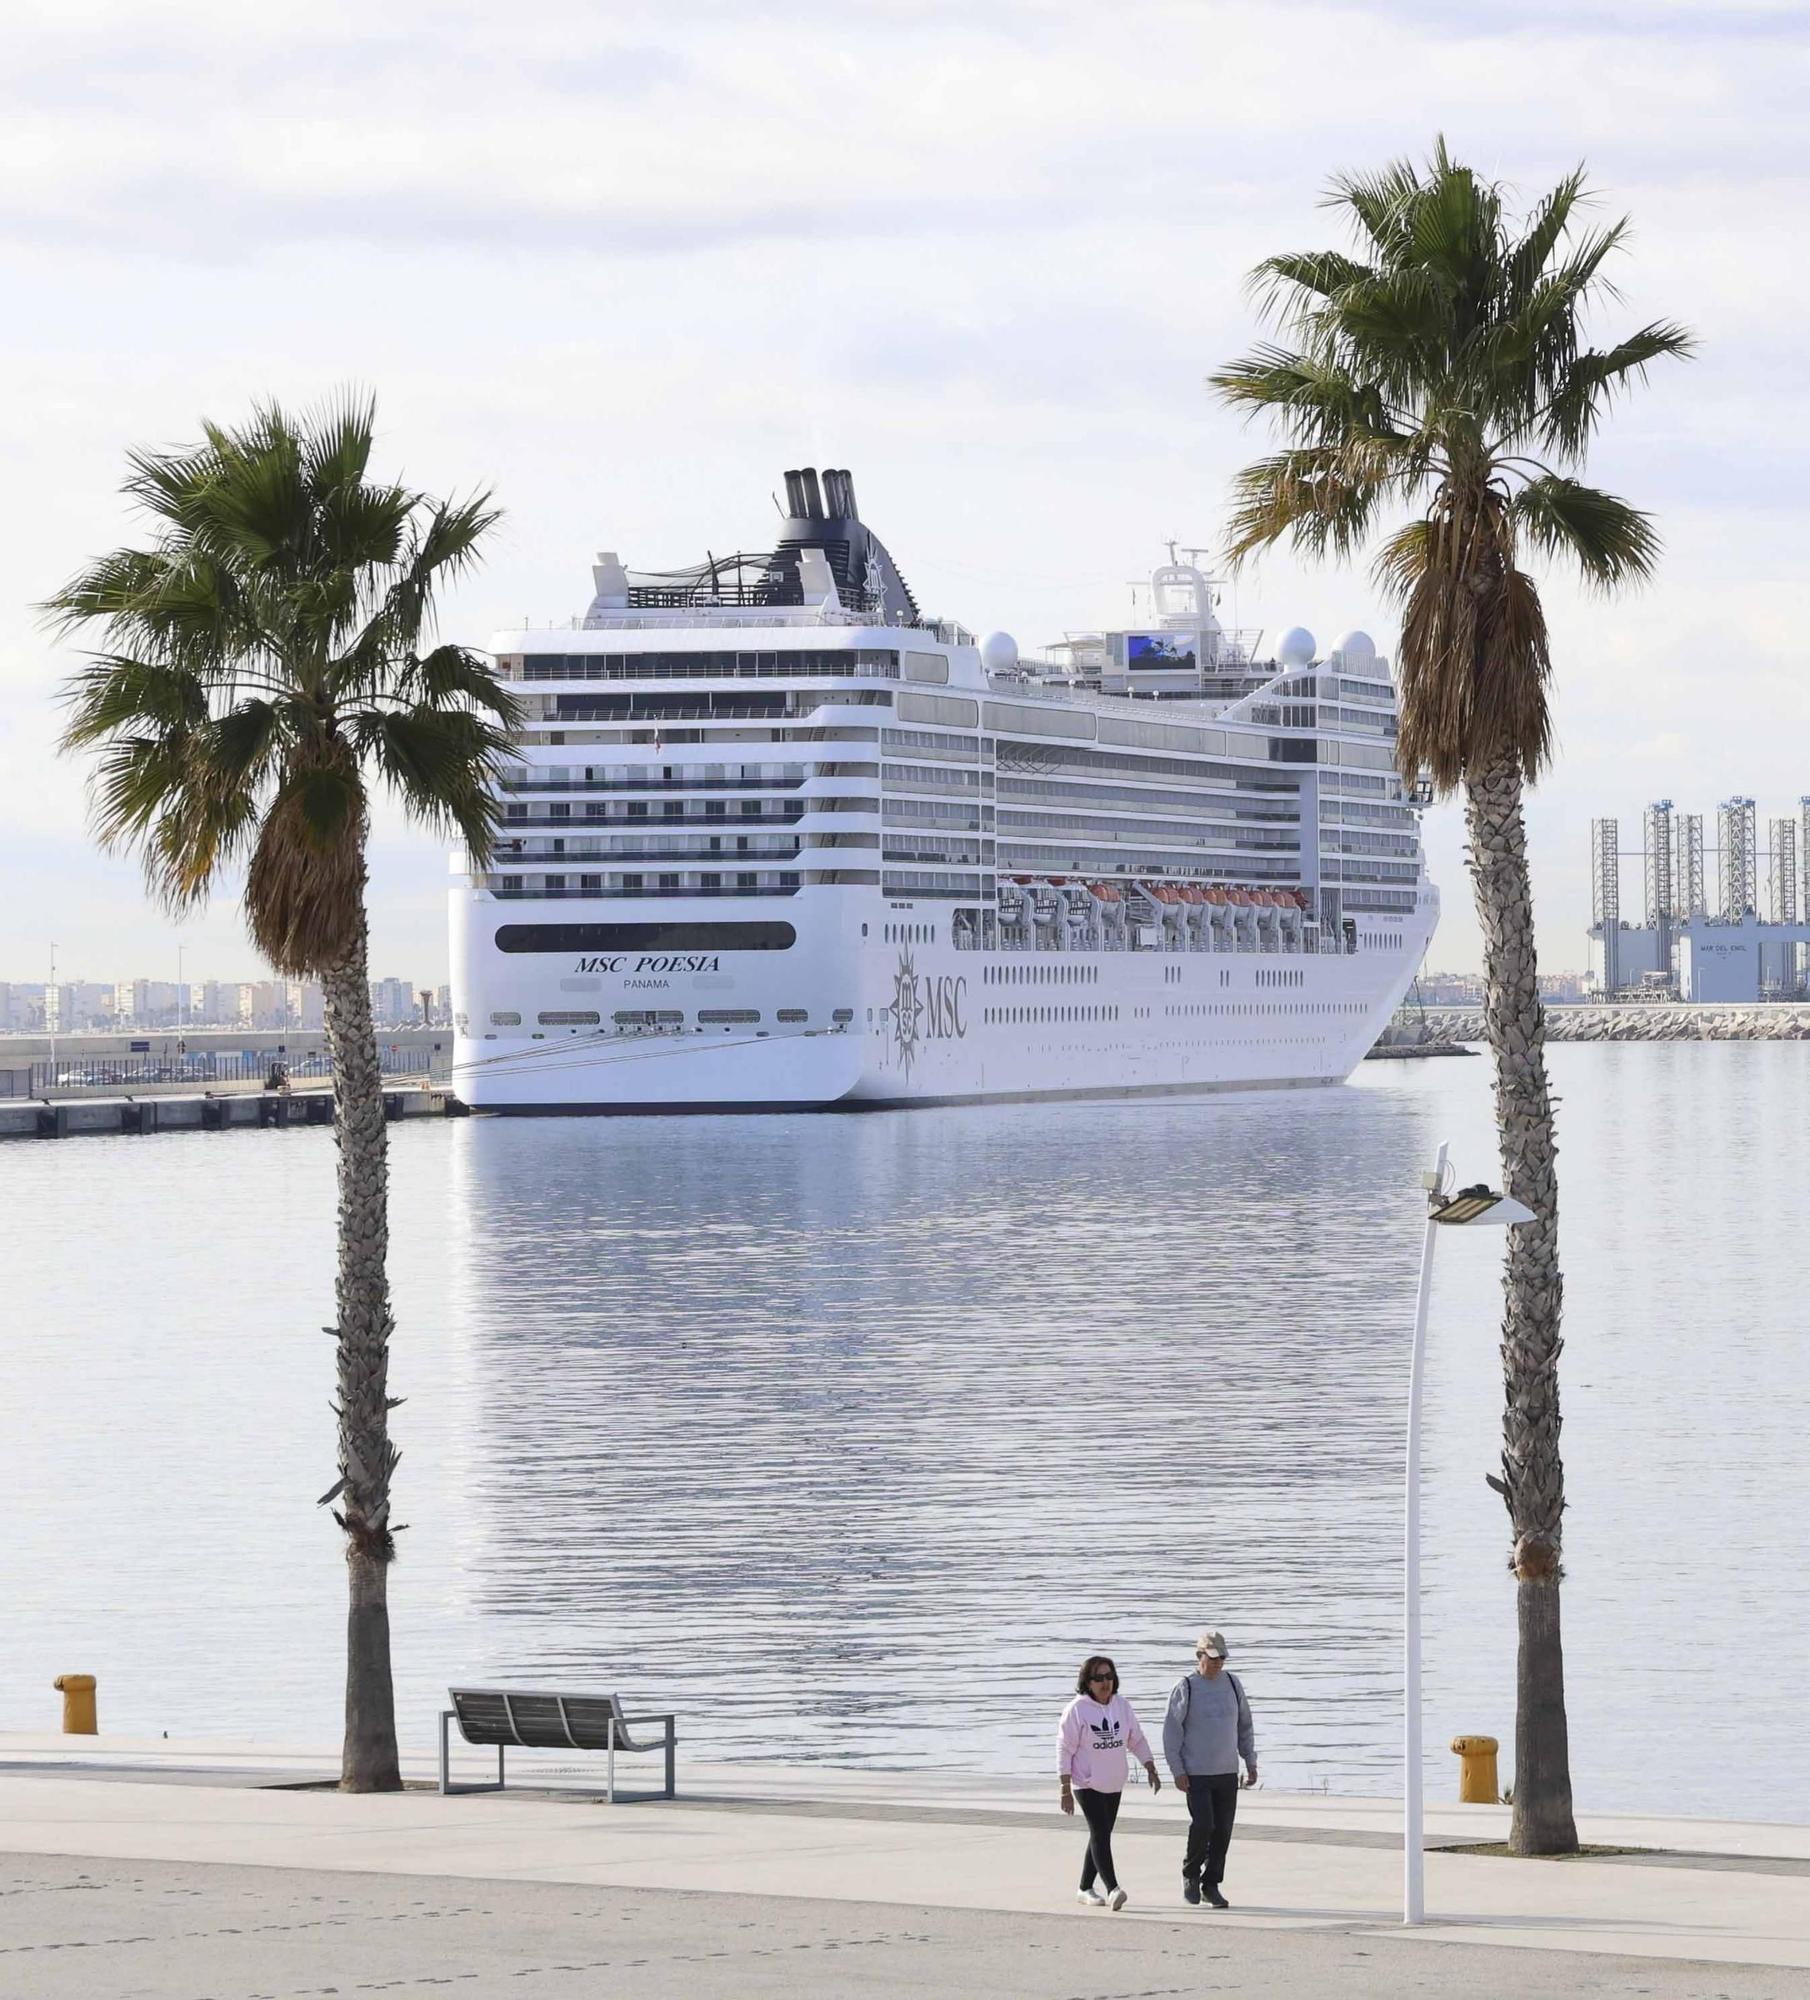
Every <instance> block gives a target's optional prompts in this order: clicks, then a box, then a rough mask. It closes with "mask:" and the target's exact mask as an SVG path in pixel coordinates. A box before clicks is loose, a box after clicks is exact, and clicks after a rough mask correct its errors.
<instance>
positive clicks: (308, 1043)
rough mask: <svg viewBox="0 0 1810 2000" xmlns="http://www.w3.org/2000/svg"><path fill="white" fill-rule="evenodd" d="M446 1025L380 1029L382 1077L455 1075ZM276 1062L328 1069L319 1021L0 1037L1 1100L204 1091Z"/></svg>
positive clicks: (301, 1077)
mask: <svg viewBox="0 0 1810 2000" xmlns="http://www.w3.org/2000/svg"><path fill="white" fill-rule="evenodd" d="M452 1048H453V1033H452V1030H451V1029H450V1028H379V1029H378V1031H377V1060H378V1065H379V1067H380V1068H381V1069H382V1071H383V1074H384V1076H385V1078H386V1080H391V1079H394V1080H396V1081H398V1082H400V1081H401V1080H402V1079H404V1078H407V1077H425V1078H427V1079H428V1080H429V1081H430V1082H433V1083H437V1084H441V1085H446V1084H450V1082H451V1080H452ZM273 1062H277V1063H281V1064H282V1066H283V1068H284V1069H285V1070H286V1071H287V1072H288V1074H289V1076H290V1077H291V1078H292V1079H293V1080H294V1081H295V1082H296V1083H298V1084H300V1083H302V1082H303V1081H305V1080H307V1079H310V1078H324V1077H326V1076H327V1075H328V1073H329V1072H330V1070H331V1067H332V1065H331V1063H330V1062H329V1060H328V1054H327V1037H326V1034H325V1032H324V1031H323V1030H322V1029H319V1028H169V1029H158V1030H157V1031H156V1032H155V1033H150V1034H137V1035H135V1034H132V1033H130V1032H128V1031H121V1032H119V1033H113V1034H82V1035H58V1036H57V1037H56V1038H55V1040H54V1042H53V1041H52V1038H51V1037H50V1036H48V1035H41V1034H33V1035H0V1103H5V1102H6V1101H7V1100H8V1099H11V1098H21V1097H49V1098H53V1099H54V1098H58V1097H61V1096H64V1095H66V1094H73V1095H78V1096H94V1095H97V1094H105V1095H106V1096H109V1097H118V1096H119V1095H120V1094H121V1093H122V1092H126V1091H129V1092H131V1093H132V1094H133V1095H134V1096H137V1095H139V1094H140V1093H142V1092H145V1091H149V1090H162V1089H165V1088H168V1087H171V1086H174V1087H176V1088H179V1089H186V1090H188V1091H189V1092H191V1093H194V1094H200V1093H202V1092H205V1091H210V1090H212V1091H219V1090H223V1089H229V1088H231V1087H233V1086H235V1085H240V1084H250V1085H252V1086H253V1087H256V1086H258V1085H260V1084H262V1082H263V1081H264V1078H265V1076H266V1074H267V1073H268V1071H269V1069H270V1066H271V1064H272V1063H273Z"/></svg>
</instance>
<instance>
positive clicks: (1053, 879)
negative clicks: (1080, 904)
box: [1044, 875, 1068, 889]
mask: <svg viewBox="0 0 1810 2000" xmlns="http://www.w3.org/2000/svg"><path fill="white" fill-rule="evenodd" d="M1044 879H1045V880H1046V881H1047V882H1048V883H1049V885H1050V887H1051V888H1052V889H1066V888H1067V887H1068V877H1067V876H1066V875H1049V876H1046V877H1045V878H1044Z"/></svg>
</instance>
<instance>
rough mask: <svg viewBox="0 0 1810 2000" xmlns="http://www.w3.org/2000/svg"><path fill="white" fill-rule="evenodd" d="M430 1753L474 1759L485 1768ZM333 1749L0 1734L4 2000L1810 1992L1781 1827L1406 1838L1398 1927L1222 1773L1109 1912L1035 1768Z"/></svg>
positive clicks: (1375, 1886) (1392, 1857)
mask: <svg viewBox="0 0 1810 2000" xmlns="http://www.w3.org/2000/svg"><path fill="white" fill-rule="evenodd" d="M78 1741H79V1742H81V1743H82V1747H81V1748H79V1749H75V1748H72V1744H73V1743H75V1742H78ZM428 1762H429V1760H428V1759H427V1758H425V1757H423V1758H421V1759H420V1760H419V1762H418V1763H416V1764H414V1765H412V1766H411V1769H410V1771H409V1776H410V1779H411V1783H413V1781H415V1780H416V1779H422V1780H425V1779H426V1778H427V1777H428V1775H429V1773H428V1768H427V1766H428ZM462 1768H463V1774H464V1775H466V1776H469V1777H470V1778H472V1779H474V1780H475V1779H477V1778H479V1777H481V1776H483V1775H485V1774H486V1760H484V1759H482V1758H481V1757H480V1756H479V1755H478V1754H477V1753H473V1752H467V1753H465V1755H464V1758H463V1760H462ZM627 1768H630V1767H629V1766H627V1765H625V1769H627ZM331 1769H332V1765H331V1759H330V1758H322V1757H321V1756H320V1755H319V1754H313V1755H309V1754H306V1753H291V1754H284V1753H279V1752H274V1751H271V1750H269V1749H264V1748H260V1747H258V1746H251V1745H243V1746H219V1747H209V1746H202V1745H195V1744H168V1743H162V1742H159V1743H154V1744H134V1743H129V1742H123V1741H117V1740H109V1739H85V1740H82V1739H70V1738H67V1737H0V1996H4V2000H13V1996H15V1995H17V1996H20V2000H25V1996H31V2000H64V1997H65V1996H69V2000H73V1996H75V1995H77V1994H81V1995H83V1996H109V1995H121V1996H124V1995H126V1994H132V1995H143V1996H153V1997H154V2000H178V1997H179V1996H180V2000H199V1997H200V1996H212V2000H250V1996H253V1995H266V1996H270V2000H279V1996H280V2000H291V1997H292V1996H294V2000H300V1996H302V1995H304V1994H309V1995H312V1994H320V1993H324V1992H337V1993H344V1994H351V1993H358V1992H371V1991H379V1990H381V1991H385V1992H390V1993H403V1994H411V1993H417V1992H418V1993H423V1994H425V1993H426V1992H428V1991H429V1990H430V1989H431V1990H435V1991H438V1990H440V1989H441V1988H442V1987H445V1986H453V1987H456V1988H459V1989H462V1990H464V1991H466V1992H473V1993H480V1994H481V1993H489V1992H497V1993H509V1994H516V1995H524V1996H538V1995H541V1994H546V1995H565V1994H568V1993H571V1994H576V1993H579V1992H585V1993H588V1994H596V1993H611V1992H619V1993H624V1994H631V1993H632V1994H636V1995H640V1994H648V1995H664V1994H668V1993H671V1994H684V1995H687V1996H692V1997H693V2000H695V1996H701V1995H716V1994H731V1993H733V1994H744V1993H766V1992H774V1993H778V1992H788V1993H796V1994H810V1995H818V1994H822V1995H832V1994H844V1993H873V1994H892V1993H898V1994H906V1993H954V1994H976V1995H989V1996H990V1995H994V1994H999V1995H1005V1994H1026V1995H1031V1994H1048V1995H1053V1996H1058V1995H1059V1996H1069V1995H1075V1996H1080V1995H1092V1996H1101V2000H1105V1996H1114V1995H1121V1994H1122V1995H1132V1994H1151V1995H1167V1994H1180V1993H1203V1992H1213V1991H1223V1992H1238V1993H1244V1994H1269V1993H1275V1994H1283V1993H1300V1992H1302V1991H1304V1990H1309V1989H1311V1988H1312V1987H1314V1986H1318V1987H1320V1988H1322V1989H1324V1990H1328V1991H1331V1992H1336V1993H1341V1994H1343V1993H1350V1994H1356V1995H1370V1994H1376V1995H1379V1996H1380V1995H1383V1994H1398V1993H1408V1992H1424V1993H1457V1992H1462V1993H1464V1994H1465V1995H1466V2000H1482V1996H1487V1995H1493V1994H1498V1993H1499V1994H1503V1995H1509V1994H1517V1995H1534V1994H1539V1995H1545V1994H1554V1995H1557V1994H1569V1993H1616V1994H1621V1993H1627V1994H1635V1993H1647V1994H1653V1995H1674V1994H1675V1995H1704V1996H1709V1995H1718V1994H1720V1995H1729V1996H1748V1995H1773V1994H1779V1995H1783V1994H1787V1993H1789V1994H1801V1993H1802V1992H1804V1991H1805V1990H1806V1987H1807V1985H1810V1828H1798V1827H1786V1826H1773V1825H1758V1824H1746V1825H1743V1824H1738V1823H1725V1822H1711V1821H1702V1820H1693V1821H1686V1820H1652V1819H1636V1818H1627V1817H1622V1818H1595V1819H1591V1820H1589V1821H1587V1822H1586V1824H1585V1826H1584V1829H1583V1831H1584V1837H1585V1839H1586V1840H1587V1841H1590V1842H1594V1843H1602V1844H1608V1845H1615V1846H1631V1847H1638V1848H1641V1849H1643V1850H1645V1851H1644V1852H1642V1853H1640V1854H1636V1855H1622V1856H1616V1857H1589V1858H1584V1859H1579V1860H1573V1861H1566V1862H1527V1861H1512V1860H1508V1859H1504V1858H1500V1857H1496V1856H1484V1855H1476V1854H1466V1853H1455V1852H1435V1853H1434V1854H1432V1855H1431V1856H1430V1857H1429V1860H1428V1868H1427V1902H1428V1911H1429V1916H1430V1918H1431V1921H1430V1923H1429V1924H1428V1925H1427V1926H1426V1928H1425V1929H1423V1930H1420V1931H1416V1932H1412V1933H1404V1932H1403V1931H1402V1930H1401V1928H1400V1926H1399V1923H1398V1922H1397V1921H1396V1918H1397V1917H1398V1915H1399V1909H1400V1879H1401V1857H1400V1849H1399V1841H1398V1835H1397V1831H1396V1825H1395V1817H1394V1814H1393V1812H1392V1810H1391V1809H1390V1807H1389V1806H1388V1804H1387V1803H1386V1802H1382V1801H1374V1802H1373V1801H1365V1800H1329V1799H1318V1798H1305V1797H1300V1796H1290V1795H1286V1794H1279V1793H1267V1792H1258V1793H1255V1794H1249V1795H1247V1796H1246V1799H1245V1801H1244V1804H1243V1806H1242V1808H1241V1811H1240V1817H1239V1835H1238V1838H1237V1840H1236V1841H1235V1843H1234V1846H1233V1853H1232V1866H1231V1869H1230V1871H1229V1873H1228V1876H1227V1883H1226V1887H1227V1893H1228V1894H1229V1895H1230V1897H1231V1898H1232V1901H1233V1904H1234V1908H1233V1910H1232V1911H1231V1912H1230V1913H1229V1914H1227V1915H1217V1914H1213V1913H1210V1912H1205V1911H1198V1910H1193V1909H1189V1908H1187V1907H1186V1906H1185V1905H1183V1903H1182V1902H1181V1900H1180V1894H1179V1888H1180V1881H1179V1863H1180V1848H1181V1839H1182V1832H1181V1829H1182V1823H1183V1817H1184V1815H1183V1810H1182V1808H1181V1806H1180V1803H1179V1801H1177V1800H1176V1799H1175V1798H1174V1797H1173V1795H1172V1794H1171V1793H1169V1792H1167V1791H1165V1793H1164V1794H1163V1796H1162V1797H1161V1798H1159V1799H1154V1800H1153V1799H1151V1798H1149V1797H1148V1796H1147V1795H1144V1794H1142V1793H1136V1794H1133V1795H1132V1797H1131V1798H1130V1799H1128V1801H1127V1804H1126V1808H1125V1813H1124V1816H1123V1818H1122V1819H1121V1822H1120V1827H1121V1832H1120V1836H1119V1838H1118V1840H1117V1842H1116V1847H1117V1851H1118V1854H1119V1862H1120V1875H1121V1878H1122V1879H1123V1881H1124V1882H1125V1885H1126V1887H1127V1889H1128V1890H1129V1891H1130V1893H1131V1898H1132V1901H1131V1905H1130V1907H1129V1908H1128V1909H1127V1910H1125V1911H1124V1912H1123V1913H1122V1914H1120V1915H1116V1916H1115V1915H1110V1914H1108V1913H1106V1912H1104V1911H1095V1910H1083V1909H1081V1908H1079V1907H1078V1906H1077V1905H1076V1903H1075V1901H1074V1879H1075V1871H1076V1869H1077V1867H1078V1864H1079V1860H1080V1853H1081V1840H1082V1836H1081V1834H1080V1832H1079V1830H1078V1825H1077V1824H1071V1823H1069V1822H1066V1821H1064V1820H1063V1819H1062V1818H1061V1817H1060V1815H1058V1814H1057V1813H1056V1812H1055V1811H1054V1810H1053V1807H1052V1805H1051V1802H1050V1795H1051V1792H1052V1791H1053V1785H1041V1784H1027V1783H1024V1782H1020V1781H1013V1782H1008V1783H998V1784H993V1783H987V1784H983V1783H981V1782H979V1781H976V1780H974V1779H972V1778H967V1779H952V1778H944V1779H941V1780H925V1779H922V1778H919V1777H917V1776H915V1775H914V1776H911V1777H903V1776H891V1777H889V1776H886V1775H884V1774H880V1775H875V1774H870V1773H852V1772H843V1773H830V1772H821V1771H811V1770H808V1769H806V1770H801V1769H798V1768H794V1767H787V1766H773V1767H771V1768H762V1767H758V1766H746V1765H744V1766H737V1767H726V1766H716V1767H707V1766H701V1765H695V1764H688V1763H687V1762H686V1761H685V1760H684V1758H683V1751H682V1750H681V1763H680V1774H679V1775H680V1797H679V1799H678V1800H677V1802H675V1803H673V1804H670V1805H669V1804H666V1803H664V1802H659V1803H653V1802H649V1803H624V1804H619V1805H617V1806H616V1807H615V1808H613V1809H612V1808H610V1807H607V1806H605V1805H603V1804H601V1803H600V1802H599V1801H598V1800H597V1798H596V1796H595V1792H594V1791H593V1790H589V1789H586V1787H587V1784H588V1785H592V1786H594V1785H595V1783H596V1779H595V1776H594V1775H593V1774H592V1773H591V1772H590V1771H589V1768H588V1766H585V1765H582V1764H578V1763H575V1762H574V1761H572V1760H569V1759H567V1760H562V1759H560V1758H549V1757H541V1758H535V1757H533V1756H532V1755H529V1754H523V1755H522V1756H521V1757H520V1770H519V1775H520V1778H521V1779H522V1780H523V1781H524V1790H523V1791H522V1792H521V1793H520V1794H516V1793H514V1792H513V1791H512V1792H511V1793H509V1794H504V1795H502V1796H497V1795H494V1794H493V1795H489V1796H484V1795H472V1796H465V1797H455V1798H450V1799H442V1798H440V1797H439V1796H437V1795H436V1794H435V1793H433V1792H432V1791H429V1790H415V1789H411V1790H409V1791H407V1792H405V1793H403V1794H401V1795H399V1796H397V1795H392V1796H389V1797H384V1798H347V1797H342V1796H340V1795H339V1794H337V1793H336V1792H333V1791H331V1790H321V1789H311V1788H308V1787H310V1786H311V1785H312V1784H313V1783H315V1782H317V1781H319V1780H320V1779H322V1778H324V1777H326V1776H328V1775H329V1774H330V1772H331ZM297 1787H300V1789H297ZM1504 1821H1505V1814H1504V1813H1503V1812H1502V1810H1501V1809H1499V1808H1491V1807H1458V1806H1447V1807H1435V1808H1434V1809H1433V1810H1432V1812H1431V1813H1430V1815H1429V1832H1430V1835H1431V1837H1432V1839H1433V1840H1434V1841H1435V1842H1438V1843H1441V1844H1444V1845H1446V1846H1450V1845H1451V1844H1452V1843H1455V1842H1457V1843H1463V1842H1476V1841H1487V1840H1490V1839H1492V1838H1496V1837H1499V1836H1500V1833H1501V1831H1502V1828H1503V1825H1504Z"/></svg>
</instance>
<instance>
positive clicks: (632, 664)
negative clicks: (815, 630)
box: [509, 646, 938, 681]
mask: <svg viewBox="0 0 1810 2000" xmlns="http://www.w3.org/2000/svg"><path fill="white" fill-rule="evenodd" d="M931 657H932V658H936V657H938V656H936V655H932V656H931ZM776 674H791V675H796V676H798V677H799V678H801V679H803V678H806V677H809V676H815V675H820V674H833V675H843V676H855V675H872V674H879V675H883V676H885V677H886V678H887V679H889V680H895V681H896V680H897V679H898V677H899V656H898V654H897V653H891V652H881V651H879V650H877V649H874V648H870V647H853V646H848V647H843V648H841V649H840V650H835V651H826V650H824V649H822V648H816V649H812V650H810V651H805V650H803V649H800V650H799V651H796V652H787V653H528V654H525V655H522V656H521V659H520V666H519V668H518V670H517V671H516V672H514V673H512V674H511V675H510V676H509V678H511V679H515V680H524V681H606V680H607V681H622V680H749V679H755V678H761V679H764V678H766V677H767V676H769V675H776Z"/></svg>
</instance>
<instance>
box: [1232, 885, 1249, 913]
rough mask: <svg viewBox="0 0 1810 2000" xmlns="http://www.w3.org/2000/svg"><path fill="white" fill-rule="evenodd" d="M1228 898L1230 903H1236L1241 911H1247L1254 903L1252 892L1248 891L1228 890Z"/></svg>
mask: <svg viewBox="0 0 1810 2000" xmlns="http://www.w3.org/2000/svg"><path fill="white" fill-rule="evenodd" d="M1227 897H1228V900H1229V901H1231V902H1232V903H1234V904H1235V905H1236V906H1237V907H1238V908H1239V909H1241V910H1242V909H1247V908H1248V907H1249V906H1250V904H1251V901H1252V896H1251V892H1250V890H1248V889H1231V890H1228V891H1227Z"/></svg>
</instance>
